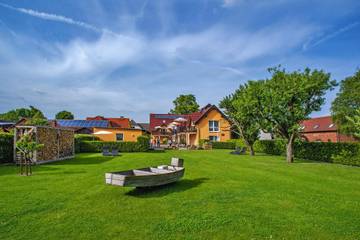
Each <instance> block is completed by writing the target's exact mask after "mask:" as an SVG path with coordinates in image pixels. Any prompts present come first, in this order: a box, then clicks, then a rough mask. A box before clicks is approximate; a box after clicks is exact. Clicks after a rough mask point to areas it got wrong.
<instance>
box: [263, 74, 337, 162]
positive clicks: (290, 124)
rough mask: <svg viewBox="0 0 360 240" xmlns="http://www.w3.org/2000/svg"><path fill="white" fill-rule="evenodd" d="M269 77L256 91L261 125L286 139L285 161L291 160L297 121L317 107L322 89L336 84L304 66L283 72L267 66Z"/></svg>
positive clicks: (321, 100) (328, 77) (319, 107)
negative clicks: (299, 69) (258, 90)
mask: <svg viewBox="0 0 360 240" xmlns="http://www.w3.org/2000/svg"><path fill="white" fill-rule="evenodd" d="M269 72H270V73H271V74H272V77H271V78H270V79H267V80H266V81H265V82H264V88H263V89H264V91H262V92H259V94H258V107H259V110H260V111H259V113H260V114H261V118H262V127H263V128H264V129H267V130H270V131H272V132H274V133H275V134H278V135H280V136H281V137H283V138H285V139H286V140H287V142H288V143H287V161H288V162H292V161H293V143H294V140H295V138H296V137H297V136H298V135H299V127H300V126H299V124H300V122H301V121H303V120H305V119H307V118H309V115H310V114H311V113H312V112H314V111H319V110H320V109H321V106H322V105H323V103H324V101H325V97H324V96H325V93H326V91H327V90H329V89H333V87H334V86H336V85H337V84H336V81H335V80H330V74H329V73H326V72H324V71H322V70H320V71H319V70H313V71H311V70H310V69H309V68H306V69H305V70H304V71H294V72H286V71H285V70H284V69H280V68H279V67H275V68H270V69H269Z"/></svg>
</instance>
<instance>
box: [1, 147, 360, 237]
mask: <svg viewBox="0 0 360 240" xmlns="http://www.w3.org/2000/svg"><path fill="white" fill-rule="evenodd" d="M172 156H177V157H181V158H184V159H185V167H186V170H185V177H184V178H183V179H182V180H181V181H180V182H178V183H176V184H171V185H168V186H165V187H160V188H154V189H151V190H147V191H144V190H136V189H134V188H121V187H116V186H109V185H105V184H104V173H105V172H109V171H117V170H126V169H132V168H139V167H146V166H151V165H160V164H166V163H168V162H169V161H170V157H172ZM17 171H18V169H17V168H16V167H15V166H0V239H360V168H358V167H349V166H342V165H336V164H326V163H315V162H299V161H298V162H296V163H294V164H287V163H285V160H284V159H283V158H282V157H277V156H264V155H263V156H256V157H250V156H233V155H230V154H229V151H226V150H214V151H168V152H166V153H124V154H123V155H122V156H119V157H115V158H113V157H102V156H101V155H100V154H79V155H77V157H76V158H75V159H73V160H66V161H62V162H57V163H52V164H46V165H41V166H36V167H35V169H34V175H33V176H30V177H23V176H19V175H17Z"/></svg>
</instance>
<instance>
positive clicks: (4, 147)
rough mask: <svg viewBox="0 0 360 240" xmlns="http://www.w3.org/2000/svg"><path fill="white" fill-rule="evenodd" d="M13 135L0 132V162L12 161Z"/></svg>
mask: <svg viewBox="0 0 360 240" xmlns="http://www.w3.org/2000/svg"><path fill="white" fill-rule="evenodd" d="M13 150H14V135H12V134H8V133H0V163H9V162H13Z"/></svg>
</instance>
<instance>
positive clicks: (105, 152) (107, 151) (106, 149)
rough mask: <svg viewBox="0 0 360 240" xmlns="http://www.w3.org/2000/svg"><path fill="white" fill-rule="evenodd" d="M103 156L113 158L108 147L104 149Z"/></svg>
mask: <svg viewBox="0 0 360 240" xmlns="http://www.w3.org/2000/svg"><path fill="white" fill-rule="evenodd" d="M102 155H103V156H112V154H111V152H110V150H109V148H108V147H104V148H103V151H102Z"/></svg>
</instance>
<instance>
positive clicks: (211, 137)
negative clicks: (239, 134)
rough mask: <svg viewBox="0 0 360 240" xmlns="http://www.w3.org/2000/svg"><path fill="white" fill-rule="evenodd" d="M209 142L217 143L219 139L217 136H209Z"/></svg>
mask: <svg viewBox="0 0 360 240" xmlns="http://www.w3.org/2000/svg"><path fill="white" fill-rule="evenodd" d="M209 140H210V142H217V141H219V138H218V136H209Z"/></svg>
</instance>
